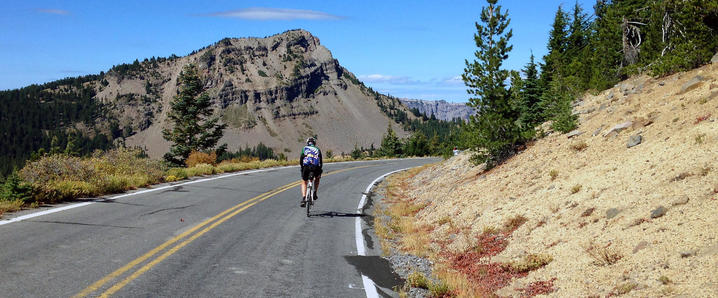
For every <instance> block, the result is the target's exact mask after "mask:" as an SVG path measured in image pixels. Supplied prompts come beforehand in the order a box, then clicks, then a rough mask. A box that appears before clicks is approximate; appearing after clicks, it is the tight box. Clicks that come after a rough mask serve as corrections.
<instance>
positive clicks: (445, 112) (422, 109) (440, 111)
mask: <svg viewBox="0 0 718 298" xmlns="http://www.w3.org/2000/svg"><path fill="white" fill-rule="evenodd" d="M400 100H401V102H402V103H403V104H404V105H406V106H407V107H408V108H409V109H417V110H418V111H419V113H421V114H424V115H426V116H427V117H430V116H431V114H434V116H435V117H436V118H437V119H439V120H445V121H451V120H453V119H455V118H460V119H463V120H468V119H469V116H471V115H474V114H476V111H475V110H474V109H473V108H472V107H469V106H467V105H466V104H465V103H455V102H447V101H445V100H420V99H406V98H402V99H400Z"/></svg>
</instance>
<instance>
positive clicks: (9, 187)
mask: <svg viewBox="0 0 718 298" xmlns="http://www.w3.org/2000/svg"><path fill="white" fill-rule="evenodd" d="M32 192H33V189H32V185H30V184H29V183H27V182H25V181H23V180H22V179H20V176H18V175H17V172H13V173H12V174H10V176H8V177H7V179H6V180H5V182H4V183H2V185H0V201H12V202H14V201H21V202H26V203H27V202H30V201H32V199H33V198H32Z"/></svg>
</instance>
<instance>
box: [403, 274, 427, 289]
mask: <svg viewBox="0 0 718 298" xmlns="http://www.w3.org/2000/svg"><path fill="white" fill-rule="evenodd" d="M406 282H407V283H409V285H410V286H412V287H414V288H421V289H428V288H429V285H430V282H429V280H428V279H427V278H426V276H424V274H422V273H421V272H417V271H414V272H412V273H411V274H409V276H407V278H406Z"/></svg>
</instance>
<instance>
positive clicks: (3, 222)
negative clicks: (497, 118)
mask: <svg viewBox="0 0 718 298" xmlns="http://www.w3.org/2000/svg"><path fill="white" fill-rule="evenodd" d="M394 160H398V159H396V158H395V159H384V160H377V161H394ZM371 161H374V160H355V161H341V162H333V163H330V164H343V163H357V162H371ZM293 167H297V166H296V165H295V166H285V167H275V168H265V169H259V170H251V171H246V172H236V173H229V174H223V175H219V176H217V177H211V178H204V179H198V180H193V181H188V182H183V183H178V184H171V185H165V186H162V187H158V188H151V189H145V190H141V191H137V192H133V193H127V194H121V195H117V196H114V197H110V198H105V199H104V200H110V201H111V200H116V199H119V198H124V197H129V196H135V195H140V194H145V193H149V192H154V191H158V190H164V189H168V188H173V187H177V186H183V185H188V184H194V183H200V182H207V181H212V180H217V179H223V178H227V177H234V176H240V175H247V174H252V173H259V172H266V171H271V170H281V169H287V168H293ZM93 203H94V201H90V202H83V203H77V204H71V205H67V206H62V207H57V208H52V209H48V210H45V211H40V212H34V213H31V214H27V215H23V216H18V217H15V218H11V219H0V226H2V225H6V224H11V223H14V222H20V221H23V220H27V219H31V218H35V217H39V216H43V215H48V214H52V213H56V212H61V211H66V210H70V209H75V208H79V207H84V206H87V205H91V204H93Z"/></svg>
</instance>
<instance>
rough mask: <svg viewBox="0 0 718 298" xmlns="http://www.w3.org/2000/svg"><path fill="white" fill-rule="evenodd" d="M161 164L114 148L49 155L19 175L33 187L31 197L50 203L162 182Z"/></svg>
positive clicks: (134, 152) (138, 153) (129, 150)
mask: <svg viewBox="0 0 718 298" xmlns="http://www.w3.org/2000/svg"><path fill="white" fill-rule="evenodd" d="M164 171H165V169H164V166H163V165H162V163H160V162H159V161H155V160H151V159H147V158H143V157H142V154H141V152H140V151H138V150H133V149H116V150H111V151H107V152H104V153H98V154H95V155H93V156H92V157H86V158H80V157H73V156H65V155H50V156H45V157H42V158H40V159H39V160H37V161H34V162H31V163H29V164H27V165H26V166H25V167H24V168H23V169H22V170H20V173H19V174H20V177H21V178H22V179H23V180H25V181H27V182H29V183H31V184H32V185H33V188H34V189H35V192H34V196H35V200H36V201H37V202H40V203H52V202H58V201H65V200H72V199H77V198H81V197H93V196H99V195H103V194H109V193H118V192H122V191H126V190H130V189H135V188H138V187H144V186H147V185H150V184H155V183H159V182H162V180H163V176H164Z"/></svg>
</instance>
